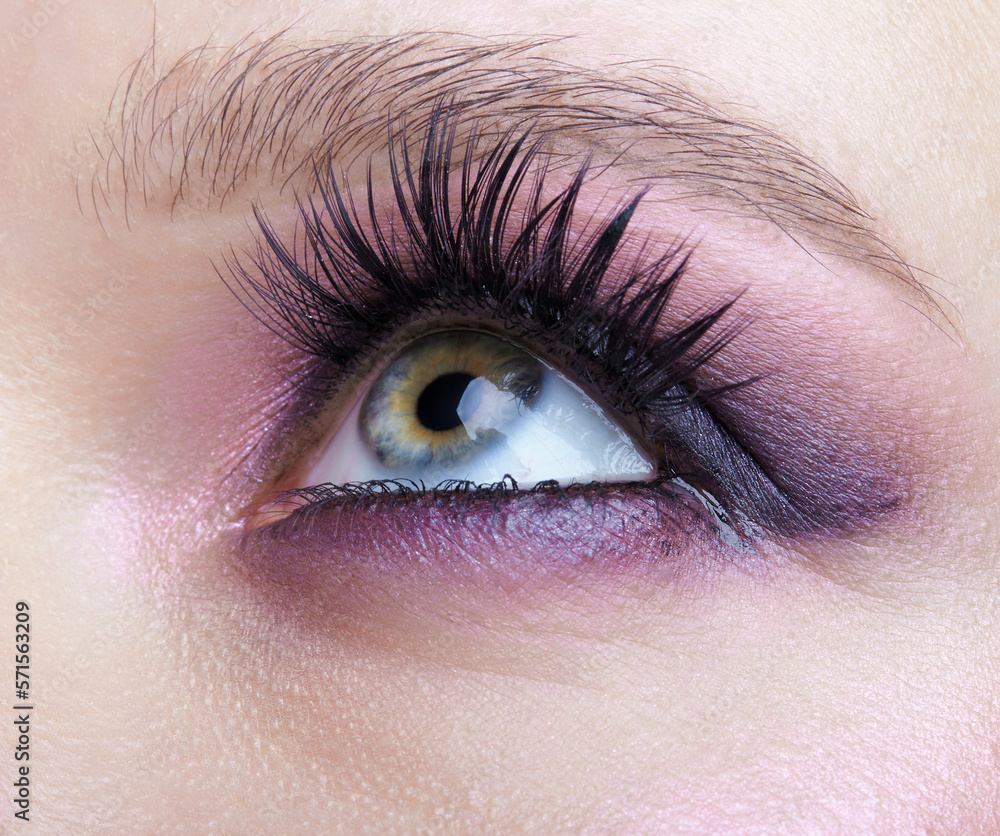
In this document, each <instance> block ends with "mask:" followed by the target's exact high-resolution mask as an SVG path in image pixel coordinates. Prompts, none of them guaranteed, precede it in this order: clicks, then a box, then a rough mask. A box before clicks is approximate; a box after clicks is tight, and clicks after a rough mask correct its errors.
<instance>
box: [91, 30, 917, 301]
mask: <svg viewBox="0 0 1000 836" xmlns="http://www.w3.org/2000/svg"><path fill="white" fill-rule="evenodd" d="M551 47H552V43H551V42H547V41H542V40H536V41H514V42H509V41H508V42H503V43H501V42H494V41H487V40H481V39H472V38H464V39H463V38H459V37H457V36H452V35H442V34H422V35H409V36H400V37H395V38H387V39H374V40H373V39H370V38H359V39H355V40H353V41H348V42H345V43H338V44H320V45H316V44H311V45H306V46H302V45H297V44H295V43H294V42H293V41H292V40H291V39H290V37H289V35H288V33H282V34H279V35H277V36H274V37H272V38H270V39H268V40H266V41H264V42H263V43H261V44H258V45H255V46H248V45H246V44H239V45H237V46H235V47H232V48H229V49H224V48H215V49H212V48H209V47H203V48H201V49H197V50H192V51H191V52H189V53H187V54H186V55H184V56H182V57H181V58H180V59H179V60H177V61H176V62H175V63H174V64H173V65H172V66H170V67H169V68H168V69H167V70H166V71H165V72H163V73H162V74H157V73H156V72H155V68H154V66H153V60H152V52H150V53H147V54H146V55H145V56H143V57H142V58H140V60H139V61H137V62H136V64H135V65H134V66H133V68H132V72H131V73H130V74H129V75H127V77H126V81H125V82H124V83H123V85H122V88H121V89H120V91H119V93H118V95H117V96H116V97H115V100H114V101H113V102H112V105H111V107H110V113H111V116H110V117H109V120H108V123H107V125H106V129H105V131H104V133H103V138H101V139H100V140H99V145H102V146H104V147H101V148H100V149H99V150H100V157H101V160H102V164H101V165H99V166H97V167H96V168H95V169H94V171H93V172H92V173H91V183H90V184H89V188H90V191H91V193H92V200H93V203H94V205H95V207H97V206H99V205H100V204H104V205H105V206H107V207H109V208H110V209H111V211H112V212H114V211H116V209H115V207H116V206H121V207H123V211H124V212H125V214H126V215H128V213H129V212H131V211H134V210H135V204H136V202H137V201H138V200H139V196H141V200H142V202H143V203H144V204H145V205H151V204H152V205H155V204H157V203H166V204H167V205H168V206H169V207H170V208H171V210H176V209H177V208H178V207H183V206H184V205H185V202H186V201H188V200H192V199H195V198H197V199H198V200H199V202H202V203H204V202H207V204H208V205H213V204H214V205H220V204H222V203H223V202H224V201H226V200H227V199H230V198H232V197H233V196H234V195H235V194H236V193H237V192H238V190H239V189H240V188H241V187H242V186H243V185H245V184H246V182H247V181H248V180H250V179H251V178H253V177H260V176H262V175H263V177H264V178H265V179H267V178H270V179H271V180H272V181H274V182H276V183H278V184H279V185H287V184H288V183H290V182H292V183H294V182H299V181H301V180H302V179H303V178H306V179H308V178H309V177H311V175H312V172H313V171H315V170H319V171H325V170H327V169H328V168H329V166H330V165H336V166H337V167H341V168H346V167H347V166H348V165H349V164H350V163H351V162H353V161H356V160H359V159H361V160H364V159H370V158H372V157H373V156H375V155H376V154H378V153H380V151H384V150H385V144H386V136H385V125H386V114H387V113H389V112H390V111H394V112H397V113H404V112H405V113H406V115H407V120H408V121H409V122H410V123H411V124H413V125H416V126H419V125H421V124H423V123H424V122H425V121H426V119H427V118H428V117H429V114H430V113H431V112H432V110H433V108H434V107H435V106H436V105H437V103H439V102H440V101H441V100H442V99H443V98H444V99H451V100H453V101H454V103H455V104H454V113H455V117H456V120H457V121H461V122H465V123H466V124H467V125H471V124H478V125H495V126H496V127H497V128H500V129H503V128H509V127H511V126H512V125H516V124H520V123H523V122H524V121H525V120H526V119H527V120H531V122H532V124H533V125H534V126H535V130H536V132H537V133H538V134H542V135H545V134H547V135H550V136H551V137H553V138H554V139H558V140H560V144H565V142H566V141H567V140H569V141H570V143H572V144H576V145H581V144H582V145H589V146H590V147H594V148H597V149H600V148H602V147H603V148H605V149H614V154H615V155H616V156H618V157H623V158H625V159H626V160H636V161H643V162H642V164H640V165H638V166H637V170H636V171H635V173H634V174H633V183H634V185H636V186H642V185H655V184H659V183H669V184H671V187H672V188H679V190H680V192H681V195H682V196H686V197H687V198H689V199H691V200H697V201H704V200H706V199H707V200H710V201H714V200H717V199H719V198H721V199H722V200H723V203H724V205H726V206H728V207H729V208H730V209H731V210H736V211H740V212H743V213H745V214H748V215H751V216H754V217H763V218H766V219H767V220H769V221H772V222H774V223H775V224H777V225H778V226H779V227H780V228H781V229H783V230H784V231H785V232H787V233H788V234H789V235H791V236H793V237H799V236H802V235H805V236H808V237H810V238H813V239H814V240H817V241H819V242H820V243H821V244H822V247H823V248H824V249H825V250H827V251H829V252H831V253H834V254H837V255H842V256H846V257H848V258H850V259H852V260H855V261H861V262H863V263H866V264H867V265H869V266H870V267H873V268H875V269H877V270H878V271H880V272H882V273H884V274H886V275H889V276H893V277H895V278H896V279H898V280H899V286H900V289H901V290H903V286H904V285H905V286H906V287H908V288H910V289H911V290H913V289H915V290H916V291H917V294H918V295H919V296H920V297H922V300H923V302H924V303H928V302H930V305H929V307H931V308H934V307H936V305H935V304H934V303H933V302H932V301H931V297H930V293H929V291H927V290H926V289H925V288H924V287H923V286H922V285H921V284H920V283H919V282H918V281H917V279H916V277H915V276H914V273H913V270H912V269H911V268H910V267H909V266H908V265H906V264H905V262H903V261H902V259H901V258H900V257H899V256H898V254H896V253H895V252H894V251H893V250H892V248H891V247H889V246H888V245H886V244H885V243H884V242H883V241H882V240H880V239H879V237H878V236H877V235H876V234H875V233H874V231H873V230H872V228H871V225H870V221H869V219H868V217H867V216H866V215H865V213H864V211H863V210H862V209H861V208H860V207H859V206H858V204H857V202H856V201H855V199H854V197H853V196H852V195H851V193H850V191H849V190H848V189H847V188H846V187H845V186H843V185H842V184H840V183H839V182H838V181H837V180H836V179H835V178H834V177H833V176H832V175H830V174H829V173H828V172H826V171H825V170H824V169H823V168H822V167H821V166H819V165H817V164H816V163H815V162H814V161H812V160H810V159H809V158H808V157H806V156H805V155H804V154H802V153H801V152H800V151H798V150H797V149H796V148H795V147H794V146H793V145H792V144H791V143H789V142H788V141H787V140H785V139H783V138H781V137H780V136H778V135H777V134H775V133H774V132H773V131H768V130H764V129H762V128H760V127H758V126H755V125H752V124H749V123H747V122H743V121H740V120H739V119H736V118H734V117H732V116H731V115H729V114H726V113H723V112H722V111H720V110H719V109H718V108H715V107H713V106H711V105H709V104H707V103H706V102H704V101H702V100H701V99H699V98H697V97H696V96H694V95H692V94H691V93H690V92H688V91H687V90H685V89H683V88H682V87H681V86H679V85H678V84H676V83H666V82H664V81H662V80H659V81H656V80H653V76H654V75H655V71H653V72H650V71H648V70H649V69H650V68H648V67H642V66H639V65H631V66H626V67H623V68H613V69H612V70H605V71H602V72H601V73H597V72H594V71H590V70H586V69H581V68H578V67H572V66H568V65H566V64H565V63H562V62H558V61H555V60H552V59H549V58H545V57H543V53H544V52H545V51H546V50H547V49H549V48H551ZM623 148H625V149H626V150H625V151H622V150H621V149H623ZM651 161H652V162H651ZM119 164H120V170H119ZM85 185H86V184H85V182H84V181H83V180H81V183H80V187H81V189H83V188H85ZM309 185H314V184H312V183H309ZM99 211H100V210H99Z"/></svg>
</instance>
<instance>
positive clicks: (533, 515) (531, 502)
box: [250, 476, 763, 552]
mask: <svg viewBox="0 0 1000 836" xmlns="http://www.w3.org/2000/svg"><path fill="white" fill-rule="evenodd" d="M277 501H278V502H288V503H292V504H295V505H297V508H296V510H295V511H294V512H293V513H287V511H286V512H284V513H282V514H281V517H280V519H279V520H277V521H276V522H275V523H274V524H270V523H269V522H268V520H267V519H266V512H264V513H263V515H262V518H261V519H260V520H259V521H258V524H257V525H255V526H253V527H252V528H251V529H250V530H251V532H253V531H254V530H255V529H259V528H266V529H267V531H268V532H269V534H270V535H273V536H275V537H279V538H280V537H285V538H286V539H287V538H289V537H290V539H294V535H295V534H298V533H302V532H308V531H309V530H310V529H311V528H312V527H313V525H314V524H319V523H321V521H322V518H323V517H324V516H327V515H329V514H331V513H332V514H336V515H337V516H338V518H339V517H356V516H360V517H363V518H369V519H370V518H371V517H373V516H374V517H378V518H380V519H384V518H385V515H386V514H389V513H390V512H393V513H402V514H405V515H409V516H412V517H413V518H414V520H413V524H412V526H408V528H411V529H412V530H417V529H419V528H424V527H430V526H432V522H431V521H429V520H428V519H427V517H428V515H431V514H433V515H438V516H441V515H444V516H449V515H451V516H453V517H454V519H455V521H458V520H460V519H463V518H464V517H465V516H466V515H469V514H473V515H475V516H477V517H482V516H483V515H486V516H487V517H489V518H490V520H491V523H492V527H493V528H496V527H498V526H499V527H500V528H506V527H510V526H517V525H524V524H525V521H526V520H528V519H535V520H536V523H537V520H538V519H539V517H540V516H541V517H545V516H552V515H553V514H556V515H559V514H571V515H574V516H576V517H579V516H580V515H581V510H582V509H583V508H586V509H587V513H586V514H584V515H583V516H586V517H587V519H586V520H585V521H584V522H583V523H582V524H585V525H590V526H592V527H595V528H601V529H605V528H606V527H607V525H608V524H616V525H617V524H624V525H625V526H626V528H627V527H628V520H629V519H632V518H635V519H638V518H642V519H644V520H645V522H644V523H642V525H643V526H648V525H649V516H650V514H651V513H652V514H653V515H654V516H656V517H658V518H659V517H662V518H664V519H667V520H669V521H670V522H671V523H672V524H673V526H674V527H677V528H678V529H681V530H684V531H686V532H687V533H688V534H689V535H690V536H692V537H694V536H696V534H697V533H696V532H695V531H694V530H693V529H692V524H693V523H695V522H697V523H698V525H699V527H700V529H701V530H702V531H703V532H704V533H708V534H711V536H713V537H714V538H716V539H717V540H719V541H721V542H722V544H723V545H725V546H726V547H728V548H729V549H731V550H733V551H734V552H747V551H752V550H753V548H754V547H755V545H756V544H757V543H758V542H759V541H760V539H761V537H762V534H763V532H762V529H761V528H760V527H759V526H757V525H755V524H754V523H753V522H752V521H750V520H749V519H748V518H746V517H745V516H744V515H742V514H737V515H733V514H730V513H728V512H727V511H726V510H725V509H724V508H723V507H722V506H721V505H720V504H719V503H718V502H717V501H715V500H714V498H713V497H712V496H711V495H710V494H706V493H705V492H703V491H700V490H698V489H697V488H695V487H693V486H692V485H690V484H688V483H687V482H685V481H684V480H683V479H680V478H678V477H661V478H658V479H656V480H653V481H651V482H634V483H628V484H625V485H612V484H608V483H604V482H592V483H589V484H574V485H569V486H566V485H559V484H557V483H555V482H554V481H553V482H543V483H540V484H537V485H535V486H534V487H532V488H529V489H527V490H524V489H521V488H519V487H518V485H517V482H516V481H515V480H514V479H512V478H511V477H509V476H508V477H506V478H505V479H504V480H503V481H501V482H497V483H496V484H493V485H477V484H474V483H471V482H462V481H449V482H443V483H441V484H439V485H437V486H434V487H428V486H426V485H424V484H423V483H416V482H411V481H408V480H390V482H388V483H383V482H364V483H355V484H347V485H315V486H311V487H308V488H300V489H297V490H293V491H283V492H281V494H280V495H279V496H278V498H277ZM636 503H637V504H638V505H640V506H641V508H639V509H632V510H629V509H630V508H631V505H632V504H636ZM602 509H603V510H602ZM612 509H613V510H612ZM605 513H609V514H610V518H609V519H605V518H604V517H603V514H605ZM612 518H613V519H614V520H616V522H615V523H612V522H611V519H612ZM681 519H684V520H686V522H685V523H684V525H680V522H679V521H680V520H681ZM576 523H577V524H581V523H579V521H578V520H577V521H576ZM543 527H544V526H543ZM623 534H626V539H627V536H628V535H627V532H623Z"/></svg>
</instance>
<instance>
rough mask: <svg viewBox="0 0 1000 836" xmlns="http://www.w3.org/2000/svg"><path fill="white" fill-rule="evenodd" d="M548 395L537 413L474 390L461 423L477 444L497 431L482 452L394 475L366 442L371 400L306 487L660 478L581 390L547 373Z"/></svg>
mask: <svg viewBox="0 0 1000 836" xmlns="http://www.w3.org/2000/svg"><path fill="white" fill-rule="evenodd" d="M543 368H544V373H543V378H542V386H541V392H540V393H539V395H538V397H537V398H536V399H535V401H534V403H533V404H532V405H531V406H530V407H529V406H526V405H525V404H522V403H519V402H518V401H517V399H516V398H514V397H513V396H512V395H511V393H510V392H506V391H504V390H501V389H499V388H497V387H496V386H494V385H493V384H492V383H490V381H488V380H487V379H486V378H482V377H480V378H476V379H475V380H473V381H472V382H471V383H470V384H469V386H468V387H467V388H466V390H465V393H464V394H463V396H462V400H461V402H460V403H459V405H458V416H459V418H460V419H461V420H462V422H463V424H464V426H465V429H466V432H468V434H469V437H470V438H472V439H473V440H475V439H476V438H478V437H479V436H480V434H481V433H484V432H487V431H492V432H491V438H490V440H489V441H488V442H487V444H486V445H485V446H484V447H483V448H482V449H475V448H473V449H472V450H471V451H470V452H471V455H470V456H469V458H468V459H465V460H463V461H461V462H458V463H456V464H452V465H451V466H449V467H436V466H435V465H434V464H433V463H432V464H431V465H430V466H429V467H427V468H424V469H422V470H421V469H391V468H388V467H386V466H385V465H383V464H382V463H381V462H380V461H379V460H378V458H377V456H376V455H375V453H374V451H372V450H371V449H370V448H369V446H368V445H367V443H366V442H365V440H364V438H363V436H362V434H361V430H360V427H359V423H358V422H359V416H360V412H361V406H362V402H363V400H364V399H360V400H359V401H358V403H356V404H355V405H354V408H353V409H352V410H351V411H350V412H349V413H348V415H347V416H346V418H345V420H344V422H343V423H342V424H341V425H340V428H339V429H338V430H337V432H336V433H335V434H334V437H333V438H332V439H331V441H330V444H329V446H328V447H327V448H326V450H325V451H324V453H323V455H322V456H321V458H320V460H319V462H318V463H317V464H316V465H315V467H313V468H312V470H311V471H310V473H309V475H308V477H307V481H306V484H309V485H316V484H321V483H327V482H329V483H333V484H336V485H343V484H346V483H348V482H371V481H377V480H384V479H411V480H413V481H415V482H423V483H424V484H425V485H427V486H428V487H433V486H434V485H437V484H439V483H441V482H444V481H446V480H449V479H460V480H467V481H470V482H474V483H476V484H492V483H494V482H499V481H500V480H501V479H503V478H504V476H506V475H508V474H509V475H510V476H512V477H513V478H514V479H515V480H516V481H517V484H518V486H519V487H522V488H530V487H532V486H533V485H536V484H538V483H539V482H545V481H548V480H553V479H554V480H555V481H557V482H559V483H560V484H562V485H570V484H574V483H578V484H579V483H587V482H642V481H649V480H650V479H653V478H654V477H655V476H656V464H655V462H654V461H653V460H652V459H651V458H650V457H649V456H648V455H646V454H645V453H644V452H643V451H642V450H641V449H639V447H638V446H637V445H636V443H635V441H633V440H632V438H631V437H630V436H629V434H628V433H627V432H625V430H624V429H622V428H621V427H620V426H618V424H616V423H615V422H614V421H613V420H612V419H611V418H609V417H608V415H607V414H606V413H605V411H604V409H602V408H601V406H600V405H598V404H597V403H596V402H595V401H594V400H593V398H591V397H590V396H589V395H587V394H586V393H585V392H584V391H583V390H582V389H581V388H580V387H578V386H576V385H574V384H573V383H571V382H570V381H568V380H567V379H566V378H565V377H563V376H562V375H561V374H559V373H558V372H556V371H555V370H553V369H551V368H549V367H548V366H543Z"/></svg>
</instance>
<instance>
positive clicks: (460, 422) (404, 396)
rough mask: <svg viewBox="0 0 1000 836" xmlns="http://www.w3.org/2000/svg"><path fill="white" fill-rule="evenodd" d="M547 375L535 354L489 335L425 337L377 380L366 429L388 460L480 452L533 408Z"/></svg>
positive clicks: (391, 463)
mask: <svg viewBox="0 0 1000 836" xmlns="http://www.w3.org/2000/svg"><path fill="white" fill-rule="evenodd" d="M543 376H544V366H542V364H541V363H540V362H539V361H538V360H536V359H535V358H534V357H532V356H531V355H530V354H528V353H526V352H524V351H522V350H521V349H520V348H518V347H517V346H515V345H513V344H512V343H509V342H507V341H506V340H502V339H500V338H498V337H493V336H490V335H489V334H481V333H476V332H472V331H449V332H445V333H441V334H434V335H432V336H429V337H424V338H423V339H420V340H417V341H416V342H414V343H412V344H411V345H409V346H408V347H407V348H406V349H405V350H404V351H403V352H402V353H400V354H399V355H398V356H397V357H396V358H395V359H394V360H392V362H391V363H389V365H388V366H387V367H386V369H385V370H384V371H383V372H382V374H381V375H380V376H379V377H378V379H377V380H376V381H375V383H374V384H373V385H372V388H371V391H370V392H369V393H368V397H367V398H366V399H365V403H364V405H363V406H362V408H361V416H360V426H361V432H362V434H363V436H364V438H365V440H366V441H367V442H368V444H369V445H370V447H371V449H372V450H374V452H375V455H376V456H377V457H378V459H379V461H380V462H381V463H382V464H384V465H386V466H387V467H393V468H424V467H427V466H429V465H431V464H434V465H436V466H441V467H445V466H449V465H453V464H456V463H458V462H461V461H463V460H465V459H467V458H469V457H470V456H472V455H474V454H476V453H477V452H479V451H481V450H482V449H483V447H484V446H486V445H488V444H490V443H491V442H492V441H493V440H494V439H496V438H497V437H498V435H499V434H500V433H501V430H502V427H503V426H504V425H506V424H507V423H508V422H509V421H511V420H513V419H514V418H516V417H517V415H518V414H519V410H520V409H521V408H522V407H530V406H531V405H532V404H533V403H534V402H535V400H537V398H538V395H539V393H540V392H541V388H542V378H543ZM484 383H485V384H488V385H487V386H484V385H483V384H484ZM483 392H485V393H486V394H485V395H484V394H483Z"/></svg>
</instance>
